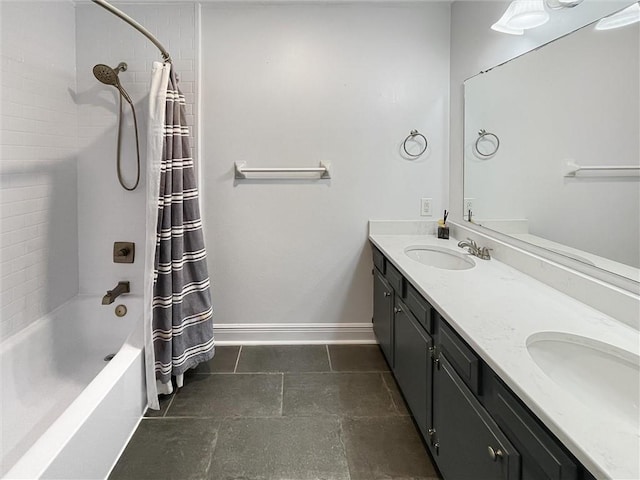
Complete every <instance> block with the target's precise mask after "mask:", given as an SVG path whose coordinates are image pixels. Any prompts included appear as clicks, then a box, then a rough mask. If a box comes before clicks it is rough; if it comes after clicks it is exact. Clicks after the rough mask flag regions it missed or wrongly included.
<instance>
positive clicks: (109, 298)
mask: <svg viewBox="0 0 640 480" xmlns="http://www.w3.org/2000/svg"><path fill="white" fill-rule="evenodd" d="M130 291H131V289H130V288H129V282H118V285H116V288H114V289H113V290H107V294H106V295H105V296H104V297H102V305H109V304H111V303H113V301H114V300H115V299H116V298H117V297H118V296H120V295H122V294H123V293H129V292H130Z"/></svg>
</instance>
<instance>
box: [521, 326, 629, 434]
mask: <svg viewBox="0 0 640 480" xmlns="http://www.w3.org/2000/svg"><path fill="white" fill-rule="evenodd" d="M527 350H528V351H529V355H530V356H531V358H533V361H534V362H535V363H536V364H537V365H538V367H540V368H541V369H542V371H543V372H544V373H545V374H546V375H547V376H548V377H549V378H551V380H553V381H554V382H555V383H557V384H558V385H559V386H561V387H562V388H563V389H565V390H566V391H567V392H569V393H570V394H572V395H573V396H574V397H575V398H576V399H577V400H579V401H580V402H582V403H583V404H585V405H586V406H588V407H589V408H592V409H594V412H599V411H601V410H602V409H603V408H605V409H606V410H607V411H609V412H611V413H613V414H614V415H615V416H617V417H618V418H620V419H621V420H622V421H624V422H633V424H634V425H637V424H638V419H639V416H640V413H639V412H640V411H639V410H638V407H639V397H640V358H639V357H638V356H637V355H635V354H633V353H631V352H628V351H626V350H622V349H619V348H617V347H614V346H612V345H608V344H606V343H603V342H600V341H598V340H594V339H591V338H586V337H581V336H578V335H572V334H568V333H561V332H539V333H535V334H533V335H531V336H530V337H529V338H528V339H527Z"/></svg>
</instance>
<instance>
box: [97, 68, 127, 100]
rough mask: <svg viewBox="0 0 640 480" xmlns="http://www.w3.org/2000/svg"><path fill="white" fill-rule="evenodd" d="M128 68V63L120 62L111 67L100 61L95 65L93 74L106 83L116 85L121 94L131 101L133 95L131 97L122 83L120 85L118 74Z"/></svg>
mask: <svg viewBox="0 0 640 480" xmlns="http://www.w3.org/2000/svg"><path fill="white" fill-rule="evenodd" d="M126 70H127V64H126V63H124V62H120V63H119V64H118V66H117V67H116V68H111V67H110V66H109V65H104V64H102V63H99V64H98V65H96V66H95V67H93V75H94V76H95V77H96V78H97V79H98V81H100V82H102V83H104V84H105V85H112V86H114V87H116V88H117V89H118V91H119V92H120V94H121V95H122V96H123V97H124V98H125V100H127V102H129V103H131V97H129V95H128V94H127V92H126V91H125V90H124V88H122V85H120V80H119V79H118V74H119V73H120V72H124V71H126Z"/></svg>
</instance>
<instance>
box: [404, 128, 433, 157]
mask: <svg viewBox="0 0 640 480" xmlns="http://www.w3.org/2000/svg"><path fill="white" fill-rule="evenodd" d="M415 137H422V140H424V147H423V148H422V150H420V152H419V153H409V151H408V150H407V142H408V141H409V140H413V139H414V138H415ZM428 146H429V142H428V141H427V137H425V136H424V135H423V134H421V133H420V132H419V131H418V130H411V133H410V134H409V135H407V138H405V139H404V142H402V149H403V150H404V153H406V154H407V156H409V157H411V158H418V157H419V156H420V155H422V154H423V153H424V152H426V151H427V147H428Z"/></svg>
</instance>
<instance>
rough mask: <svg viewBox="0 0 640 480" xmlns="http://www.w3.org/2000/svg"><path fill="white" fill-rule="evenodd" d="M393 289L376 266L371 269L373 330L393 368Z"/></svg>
mask: <svg viewBox="0 0 640 480" xmlns="http://www.w3.org/2000/svg"><path fill="white" fill-rule="evenodd" d="M393 302H394V294H393V289H392V288H391V286H390V285H389V283H388V282H387V281H386V280H385V278H384V276H383V275H382V273H380V271H379V270H378V269H377V268H374V269H373V332H374V333H375V335H376V338H377V339H378V343H379V344H380V348H381V349H382V353H384V356H385V357H386V358H387V362H388V363H389V365H390V366H391V367H392V368H393Z"/></svg>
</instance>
